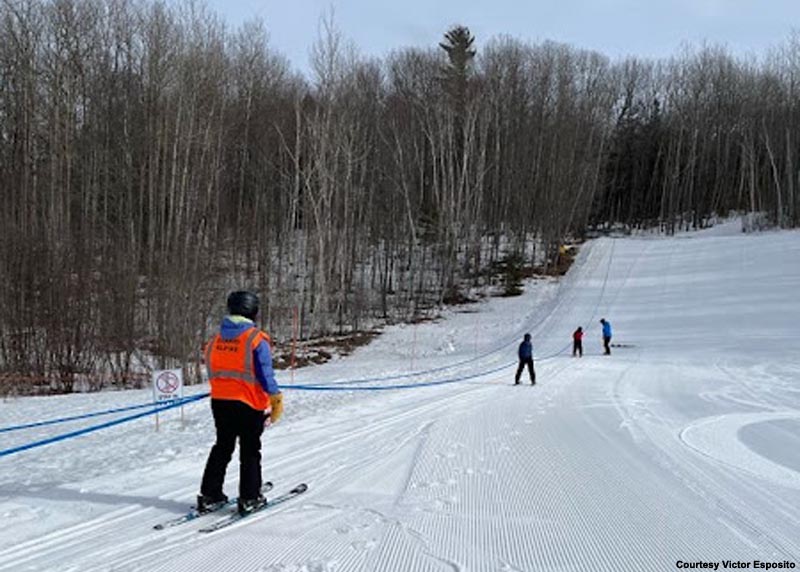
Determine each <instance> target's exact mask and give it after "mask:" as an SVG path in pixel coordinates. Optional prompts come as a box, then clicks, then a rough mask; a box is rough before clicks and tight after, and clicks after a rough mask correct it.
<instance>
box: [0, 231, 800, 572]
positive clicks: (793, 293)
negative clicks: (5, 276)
mask: <svg viewBox="0 0 800 572" xmlns="http://www.w3.org/2000/svg"><path fill="white" fill-rule="evenodd" d="M730 230H731V229H730V228H726V227H722V228H716V229H713V231H712V232H708V233H695V234H687V235H683V236H680V237H676V238H669V239H667V238H639V239H633V238H631V239H599V240H596V241H593V242H591V243H589V244H587V245H585V246H584V247H583V248H582V252H581V254H580V256H579V258H578V261H577V263H576V265H575V267H574V268H573V269H572V271H571V272H570V274H569V275H568V276H567V277H566V278H565V279H564V280H562V281H561V282H560V283H559V284H555V283H553V282H537V283H531V284H529V285H528V287H527V289H526V293H525V295H523V296H522V297H519V298H512V299H494V300H491V301H488V302H485V303H482V304H478V305H476V306H475V307H472V308H468V310H475V311H468V312H463V311H462V312H454V313H452V314H451V315H449V316H447V318H446V319H444V320H441V321H439V322H437V323H433V324H423V325H418V326H406V327H397V328H391V329H389V330H388V331H387V332H386V333H385V334H384V335H382V336H381V337H379V338H378V339H377V340H376V341H375V342H373V343H372V344H370V345H369V346H367V347H364V348H361V349H360V350H358V351H357V352H356V353H355V354H354V355H353V356H351V357H350V358H347V359H343V360H340V361H337V362H334V363H329V364H326V365H324V366H320V367H316V368H312V369H308V370H306V371H301V372H298V373H297V374H296V379H295V382H296V383H324V382H331V381H344V380H349V379H356V378H368V377H374V376H376V375H387V376H391V375H392V374H396V373H399V372H403V371H407V370H408V369H409V368H413V369H416V370H418V369H430V368H440V367H442V366H444V365H447V364H452V363H460V362H465V363H461V365H459V366H456V367H454V368H452V369H446V370H440V371H436V372H434V373H431V374H429V375H423V376H418V377H414V378H410V379H408V378H407V379H396V380H389V381H384V382H367V383H362V384H360V386H365V387H369V386H381V385H387V384H394V383H404V384H405V383H415V382H419V383H424V382H429V381H435V380H449V379H459V378H466V379H464V380H463V381H458V382H454V383H447V384H443V385H435V386H429V387H420V388H415V389H402V390H392V391H343V392H303V391H297V390H287V391H286V416H285V418H284V420H283V421H282V422H281V423H280V424H278V425H276V426H275V427H273V428H271V429H269V430H268V431H267V432H266V433H265V437H264V443H265V446H264V462H263V466H264V475H265V478H268V479H271V480H273V481H274V482H275V483H276V485H277V490H276V492H280V490H282V489H283V488H288V487H291V486H292V485H294V484H296V483H298V482H301V481H305V482H307V483H308V484H309V487H310V490H309V492H308V493H306V494H305V495H303V496H302V497H300V498H298V499H296V500H295V501H293V502H291V503H287V504H284V505H282V506H281V507H280V508H278V509H276V510H275V511H273V512H271V513H265V514H263V515H257V516H254V517H251V518H250V519H247V520H246V521H244V522H243V523H241V524H240V525H237V526H234V527H231V528H228V529H226V530H225V531H220V532H218V533H214V534H211V535H203V534H200V533H198V532H197V528H199V526H200V525H199V524H197V525H195V524H189V525H184V526H181V527H177V528H174V529H170V530H167V531H155V530H153V529H152V526H153V525H154V524H156V523H157V522H160V521H163V520H165V519H168V518H171V517H173V516H175V515H177V514H180V513H181V512H183V511H185V509H186V507H187V506H188V505H189V504H191V502H192V500H193V497H194V495H195V494H196V492H197V488H198V486H199V479H200V473H201V471H202V468H203V464H204V461H205V456H206V454H207V452H208V448H209V447H210V445H211V442H212V440H213V427H212V424H211V419H210V413H209V411H208V404H207V402H205V401H203V402H200V403H198V404H193V405H189V406H187V407H186V408H185V424H184V425H183V426H182V425H181V423H180V419H179V416H178V415H177V413H172V412H171V413H169V414H165V415H162V419H161V428H160V431H159V432H158V433H156V432H155V431H154V425H153V422H152V420H151V419H145V420H139V421H134V422H131V423H127V424H123V425H120V426H118V427H114V428H111V429H107V430H104V431H100V432H97V433H93V434H90V435H86V436H83V437H79V438H75V439H70V440H67V441H63V442H60V443H56V444H53V445H49V446H46V447H42V448H38V449H33V450H30V451H26V452H23V453H18V454H15V455H10V456H6V457H2V458H0V517H1V518H2V526H1V527H0V529H2V532H1V533H0V570H14V571H19V570H58V571H81V572H84V571H91V570H115V571H131V570H140V571H148V572H149V571H186V572H189V571H196V570H204V571H205V570H212V571H228V570H230V571H237V572H247V571H270V572H278V571H281V572H289V571H306V572H311V571H333V570H336V571H345V570H347V571H350V570H359V571H366V572H371V571H377V570H403V571H404V570H415V571H416V570H431V571H438V570H449V571H452V570H504V571H514V570H526V571H527V570H576V571H577V570H581V571H583V570H609V571H611V570H615V571H616V570H631V571H634V570H636V571H638V570H677V569H679V567H678V562H679V561H681V562H697V561H701V560H702V561H706V562H720V563H721V561H723V560H737V559H738V560H742V561H746V562H750V563H751V566H750V569H753V565H752V562H753V561H754V560H760V561H769V562H783V561H789V562H792V563H794V564H795V565H796V566H800V452H799V451H800V336H798V333H797V324H798V322H800V301H798V291H799V290H800V263H798V260H800V233H797V232H779V233H766V234H761V235H757V236H744V235H741V234H739V233H738V232H735V230H734V231H730ZM727 231H730V232H727ZM600 317H606V318H607V319H609V320H610V321H611V322H612V324H613V327H614V334H615V335H614V342H616V343H619V344H622V345H623V346H624V347H618V348H614V349H613V355H611V356H602V355H600V340H599V337H600V327H599V324H598V323H597V321H598V319H599V318H600ZM578 325H582V326H584V328H585V329H587V331H588V335H587V338H586V340H585V347H586V355H585V356H584V357H583V358H581V359H578V358H572V357H570V356H569V349H568V348H567V347H568V345H569V343H570V334H571V332H572V331H573V330H574V329H575V328H576V327H577V326H578ZM525 331H530V332H531V333H532V334H533V339H534V346H535V353H536V356H537V363H536V369H537V374H538V383H537V385H536V386H535V387H531V386H530V385H527V384H525V385H521V386H517V387H514V386H512V385H511V382H512V381H513V374H514V364H513V362H514V361H515V351H516V344H517V343H518V341H519V340H520V339H521V337H522V333H524V332H525ZM492 350H497V351H494V352H493V351H492ZM504 364H508V366H507V367H505V368H503V365H504ZM498 368H501V370H500V371H498V372H494V373H489V374H486V375H480V374H481V372H486V371H491V370H497V369H498ZM525 379H526V377H523V380H525ZM281 381H282V382H283V383H288V382H289V379H288V377H287V376H286V375H284V376H283V377H282V378H281ZM348 385H349V384H348ZM203 389H204V388H197V389H196V391H201V390H203ZM148 397H149V395H148V394H147V392H125V393H110V394H103V395H92V396H63V397H51V398H28V399H15V400H10V401H6V402H4V403H2V404H0V419H2V422H1V423H0V426H2V427H6V426H9V425H14V424H17V423H24V422H28V421H35V420H42V419H49V418H54V417H61V416H65V415H72V414H77V413H81V412H86V411H93V410H99V409H103V408H109V407H119V406H122V405H125V404H135V403H142V402H145V401H147V399H148ZM94 422H96V421H92V420H86V421H81V422H74V423H71V424H67V425H66V426H65V427H59V426H56V427H46V428H40V429H33V430H28V431H21V432H10V433H0V449H4V448H7V447H11V446H14V445H18V444H22V443H25V442H29V441H34V440H36V439H40V438H43V437H44V436H46V435H50V434H53V433H54V432H58V431H68V430H74V429H76V428H79V427H82V426H87V425H89V424H92V423H94ZM236 472H237V470H236V467H235V465H232V466H231V469H230V470H229V482H228V486H227V492H228V493H229V494H235V483H236ZM207 518H210V517H207ZM720 568H722V565H721V564H720Z"/></svg>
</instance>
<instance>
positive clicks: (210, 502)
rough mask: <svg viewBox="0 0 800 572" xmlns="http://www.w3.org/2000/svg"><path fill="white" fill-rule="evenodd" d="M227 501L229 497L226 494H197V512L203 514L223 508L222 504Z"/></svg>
mask: <svg viewBox="0 0 800 572" xmlns="http://www.w3.org/2000/svg"><path fill="white" fill-rule="evenodd" d="M227 502H228V497H226V496H225V495H220V496H210V495H202V494H201V495H197V512H199V513H200V514H203V513H204V512H212V511H215V510H218V509H220V508H222V506H223V505H224V504H225V503H227Z"/></svg>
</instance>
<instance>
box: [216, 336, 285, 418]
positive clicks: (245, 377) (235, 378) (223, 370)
mask: <svg viewBox="0 0 800 572" xmlns="http://www.w3.org/2000/svg"><path fill="white" fill-rule="evenodd" d="M262 340H263V341H266V342H267V343H269V341H270V339H269V336H268V335H267V334H265V333H264V332H262V331H261V330H259V329H258V328H255V327H253V328H249V329H247V330H245V331H244V332H242V333H241V334H240V335H239V336H238V337H236V338H233V339H232V340H225V339H223V338H222V336H220V335H219V334H217V335H216V336H214V337H213V338H212V339H211V341H210V342H209V343H208V344H207V345H206V350H205V354H206V369H207V370H208V380H209V382H210V383H211V399H228V400H234V401H242V402H244V403H246V404H247V405H249V406H250V407H252V408H253V409H256V410H258V411H266V410H268V409H271V408H270V402H269V395H268V394H267V392H266V391H264V388H263V387H261V383H260V382H259V381H258V378H256V370H255V365H254V364H253V351H254V350H255V349H256V347H258V344H260V343H261V342H262Z"/></svg>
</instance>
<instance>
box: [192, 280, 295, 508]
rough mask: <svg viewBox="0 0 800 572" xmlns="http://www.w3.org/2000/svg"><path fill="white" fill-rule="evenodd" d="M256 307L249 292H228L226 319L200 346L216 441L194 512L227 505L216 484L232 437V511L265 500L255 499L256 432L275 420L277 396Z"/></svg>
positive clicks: (279, 406) (258, 487)
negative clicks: (235, 490) (235, 495)
mask: <svg viewBox="0 0 800 572" xmlns="http://www.w3.org/2000/svg"><path fill="white" fill-rule="evenodd" d="M258 307H259V300H258V296H256V295H255V294H254V293H253V292H247V291H238V292H233V293H231V294H230V296H228V313H229V315H227V316H225V318H224V319H223V320H222V326H221V328H220V332H219V333H218V334H217V335H215V336H214V337H213V338H212V339H211V340H210V341H209V342H208V344H207V345H206V348H205V363H206V369H207V370H208V379H209V382H210V384H211V412H212V413H213V415H214V426H215V427H216V431H217V440H216V443H214V446H213V447H212V449H211V453H210V454H209V456H208V461H207V462H206V468H205V471H204V472H203V481H202V484H201V486H200V494H199V495H198V497H197V509H198V510H199V511H200V512H205V511H208V510H213V509H214V508H216V507H218V506H219V505H220V503H224V502H227V500H228V497H226V496H225V495H224V494H223V492H222V486H223V483H224V481H225V472H226V470H227V467H228V463H230V460H231V456H232V455H233V450H234V448H235V447H236V440H237V439H238V440H239V500H238V507H237V508H238V510H239V512H242V513H244V512H249V511H252V510H253V509H255V508H258V507H259V506H260V505H261V504H263V503H264V502H266V500H265V499H264V497H263V496H262V495H261V433H262V432H263V431H264V424H265V423H266V421H267V419H269V420H270V421H271V422H272V423H275V422H276V421H278V419H279V418H280V417H281V414H282V413H283V396H282V395H281V392H280V389H279V388H278V384H277V383H276V381H275V374H274V372H273V369H272V355H271V353H270V346H269V344H270V339H269V336H267V334H266V333H264V332H262V331H261V330H259V329H258V327H256V325H255V324H254V323H253V320H255V318H256V316H257V315H258Z"/></svg>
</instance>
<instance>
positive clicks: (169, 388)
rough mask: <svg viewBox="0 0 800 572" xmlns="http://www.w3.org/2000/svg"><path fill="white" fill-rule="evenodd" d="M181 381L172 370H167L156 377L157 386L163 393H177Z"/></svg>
mask: <svg viewBox="0 0 800 572" xmlns="http://www.w3.org/2000/svg"><path fill="white" fill-rule="evenodd" d="M180 386H181V382H180V380H179V379H178V376H177V375H175V374H174V373H172V372H171V371H165V372H163V373H162V374H161V375H159V376H158V379H156V388H158V390H159V391H160V392H161V393H175V392H176V391H178V388H180Z"/></svg>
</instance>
